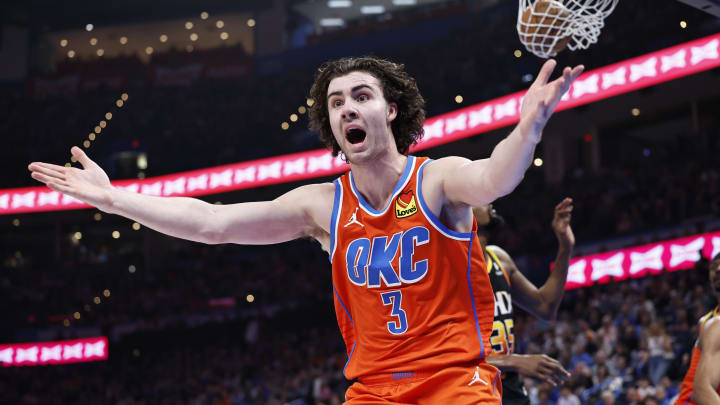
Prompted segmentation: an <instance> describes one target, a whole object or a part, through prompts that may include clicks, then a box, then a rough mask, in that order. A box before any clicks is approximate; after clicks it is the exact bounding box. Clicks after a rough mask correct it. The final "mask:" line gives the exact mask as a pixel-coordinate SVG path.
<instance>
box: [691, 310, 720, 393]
mask: <svg viewBox="0 0 720 405" xmlns="http://www.w3.org/2000/svg"><path fill="white" fill-rule="evenodd" d="M698 349H700V362H699V363H698V367H697V371H696V372H695V382H694V387H695V392H694V394H693V399H694V400H695V402H696V403H698V404H699V405H720V395H718V389H720V367H718V365H719V364H720V319H718V318H714V319H711V320H709V321H708V322H707V323H706V324H705V326H703V329H702V332H700V339H699V341H698Z"/></svg>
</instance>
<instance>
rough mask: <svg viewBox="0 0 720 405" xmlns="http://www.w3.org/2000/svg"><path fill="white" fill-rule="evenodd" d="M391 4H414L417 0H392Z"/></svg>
mask: <svg viewBox="0 0 720 405" xmlns="http://www.w3.org/2000/svg"><path fill="white" fill-rule="evenodd" d="M392 4H393V6H414V5H416V4H417V0H393V2H392Z"/></svg>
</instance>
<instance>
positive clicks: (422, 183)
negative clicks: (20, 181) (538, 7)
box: [29, 58, 583, 404]
mask: <svg viewBox="0 0 720 405" xmlns="http://www.w3.org/2000/svg"><path fill="white" fill-rule="evenodd" d="M555 64H556V62H555V61H554V60H550V61H547V62H546V63H545V64H544V65H543V67H542V68H541V70H540V73H539V74H538V76H537V78H536V80H535V82H534V83H533V84H532V85H531V86H530V89H529V90H528V92H527V93H526V95H525V97H524V99H523V102H522V107H521V110H520V121H519V123H518V125H517V126H516V127H515V129H514V130H513V131H512V132H511V133H510V135H508V136H507V137H506V138H505V139H504V140H502V141H501V142H500V143H499V144H498V145H497V146H496V147H495V148H494V150H493V152H492V154H491V156H490V157H489V158H487V159H480V160H476V161H470V160H467V159H464V158H460V157H447V158H443V159H438V160H435V161H431V160H429V159H427V158H419V157H414V156H408V155H407V154H408V150H409V148H410V146H411V145H412V144H413V143H415V142H416V141H417V139H418V137H420V136H421V135H422V125H423V122H424V119H425V111H424V109H423V105H424V100H423V98H422V96H421V95H420V93H419V91H418V89H417V85H416V83H415V80H414V79H412V78H411V77H410V76H409V75H408V74H407V73H406V72H405V71H404V70H403V66H402V65H398V64H395V63H392V62H389V61H385V60H380V59H375V58H348V59H341V60H338V61H333V62H329V63H327V64H325V65H324V66H323V67H321V68H320V69H319V71H318V73H317V76H316V78H315V83H314V84H313V86H312V88H311V90H310V93H311V97H312V99H313V100H314V101H315V103H314V105H313V107H312V108H311V111H310V113H311V114H310V120H311V128H312V129H317V130H319V135H320V139H321V140H323V141H324V142H325V143H326V144H327V145H328V147H329V148H330V149H331V150H332V152H333V154H334V155H337V154H338V153H339V152H342V154H343V155H344V157H345V158H346V159H347V161H348V162H349V164H350V171H349V172H348V173H346V174H345V175H343V176H341V177H340V178H338V179H337V180H335V181H334V182H332V183H322V184H311V185H305V186H301V187H298V188H296V189H294V190H292V191H290V192H288V193H286V194H284V195H282V196H280V197H279V198H277V199H275V200H273V201H265V202H249V203H240V204H232V205H213V204H208V203H206V202H203V201H201V200H198V199H193V198H186V197H172V198H167V197H156V196H147V195H141V194H136V193H131V192H128V191H124V190H120V189H117V188H115V187H113V186H112V185H111V184H110V182H109V180H108V177H107V175H106V174H105V173H104V172H103V171H102V169H101V168H100V167H99V166H98V165H97V164H95V163H94V162H93V161H92V160H90V158H88V157H87V156H86V155H85V153H84V152H83V151H82V150H81V149H80V148H77V147H74V148H72V150H71V152H72V154H73V156H75V157H76V158H77V159H78V161H79V162H80V163H81V164H82V166H83V169H82V170H81V169H78V168H66V167H62V166H56V165H51V164H47V163H32V164H30V166H29V168H30V170H31V171H32V177H33V178H34V179H37V180H39V181H41V182H43V183H45V184H47V185H48V187H50V188H51V189H53V190H56V191H59V192H61V193H64V194H68V195H70V196H73V197H75V198H77V199H80V200H82V201H85V202H87V203H88V204H90V205H93V206H95V207H98V208H99V209H100V210H102V211H105V212H108V213H113V214H118V215H122V216H125V217H127V218H130V219H133V220H135V221H137V222H139V223H142V224H143V225H145V226H148V227H150V228H152V229H155V230H157V231H159V232H163V233H166V234H168V235H172V236H176V237H180V238H185V239H189V240H193V241H198V242H203V243H238V244H271V243H279V242H285V241H289V240H293V239H296V238H300V237H305V236H311V237H313V238H315V239H316V240H317V241H319V242H320V243H321V245H322V246H323V247H324V249H325V250H327V251H328V252H329V254H330V262H331V264H332V280H333V294H334V300H335V310H336V314H337V319H338V324H339V326H340V331H341V333H342V335H343V338H344V340H345V343H346V346H347V352H348V362H347V364H346V366H345V370H344V373H345V376H346V377H347V378H348V379H355V378H357V379H358V382H357V383H355V384H353V385H352V386H351V387H350V388H349V389H348V391H347V393H346V399H347V401H348V403H349V404H376V403H378V404H379V403H382V404H394V403H417V404H476V403H500V395H501V393H500V391H501V387H500V385H499V384H497V381H498V377H499V372H498V370H497V369H496V368H495V367H493V366H491V365H489V364H487V363H486V362H485V356H486V355H487V354H489V353H490V347H489V340H488V339H489V337H490V332H491V330H492V318H493V296H492V287H491V286H490V281H489V278H488V276H487V272H486V270H485V260H484V258H483V255H482V250H481V248H480V245H479V244H478V242H477V238H475V227H476V226H475V221H474V220H473V215H472V209H471V207H473V206H481V205H485V204H488V203H490V202H492V201H493V200H495V199H496V198H498V197H501V196H503V195H506V194H508V193H510V192H511V191H512V190H513V189H514V188H515V187H516V186H517V185H518V183H519V182H520V181H521V180H522V178H523V175H524V173H525V170H527V168H528V166H529V165H530V162H531V160H532V158H533V152H534V150H535V146H536V145H537V143H538V142H540V139H541V132H542V129H543V127H544V126H545V124H546V123H547V120H548V119H549V118H550V115H551V114H552V112H553V110H554V108H555V106H556V105H557V103H558V102H559V101H560V98H561V96H562V95H563V94H564V93H565V92H566V91H567V90H568V88H569V86H570V83H571V82H572V81H573V80H574V79H575V78H576V77H577V76H578V75H579V74H580V73H581V72H582V70H583V66H577V67H575V68H573V69H571V68H569V67H567V68H565V69H564V71H563V74H562V76H561V77H559V78H557V79H556V80H554V81H549V78H550V75H551V74H552V71H553V69H554V68H555Z"/></svg>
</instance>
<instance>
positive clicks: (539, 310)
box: [473, 198, 575, 404]
mask: <svg viewBox="0 0 720 405" xmlns="http://www.w3.org/2000/svg"><path fill="white" fill-rule="evenodd" d="M572 210H573V205H572V199H570V198H565V199H564V200H562V201H561V202H560V203H559V204H558V205H556V206H555V215H554V217H553V220H552V229H553V231H554V233H555V237H556V238H557V240H558V251H557V255H556V257H555V265H554V267H553V270H552V273H551V274H550V277H549V278H548V279H547V281H546V282H545V284H544V285H543V286H542V287H540V288H539V289H538V288H537V287H535V286H534V285H533V284H532V283H531V282H530V281H529V280H528V279H527V278H525V276H524V275H523V274H522V273H521V272H520V270H518V268H517V266H516V265H515V261H513V259H512V258H511V257H510V255H509V254H508V253H507V252H505V250H503V249H502V248H500V247H499V246H494V245H488V244H487V241H488V236H489V234H490V233H491V232H492V231H493V230H495V229H497V228H498V227H499V226H501V225H503V224H504V222H505V221H504V219H503V218H502V217H501V216H500V215H499V214H498V213H497V211H496V210H495V208H493V206H492V205H486V206H483V207H479V208H473V213H474V214H475V219H476V220H477V223H478V239H479V240H480V244H481V245H482V246H483V247H484V251H485V261H486V263H487V269H488V275H489V276H490V283H491V284H492V287H493V292H494V294H495V319H494V322H493V331H492V335H491V336H490V345H491V346H492V354H491V355H490V356H488V357H487V361H488V363H490V364H492V365H493V366H495V367H498V368H499V369H500V370H502V372H503V373H502V388H503V396H502V401H503V404H529V403H530V399H529V398H528V395H527V392H526V391H525V387H524V386H523V383H522V380H521V379H520V376H519V375H524V376H528V377H534V378H537V379H540V380H542V381H545V382H548V383H549V384H551V385H553V386H557V385H558V384H560V383H561V382H562V381H564V380H566V379H567V378H568V377H569V376H570V373H568V372H567V370H565V369H564V368H563V366H562V365H561V364H560V363H559V362H558V361H557V360H555V359H553V358H551V357H548V356H547V355H544V354H537V355H533V354H526V355H521V354H515V353H513V351H514V346H515V337H514V335H513V329H514V326H515V320H514V318H513V305H514V304H518V305H519V306H520V307H521V308H523V309H524V310H526V311H527V312H529V313H531V314H533V315H535V316H536V317H537V318H539V319H543V320H546V321H552V320H554V319H555V317H556V315H557V310H558V308H559V307H560V301H562V297H563V293H564V291H565V282H566V279H567V272H568V265H569V263H570V256H571V255H572V250H573V247H574V246H575V235H574V234H573V231H572V227H571V226H570V219H571V215H572Z"/></svg>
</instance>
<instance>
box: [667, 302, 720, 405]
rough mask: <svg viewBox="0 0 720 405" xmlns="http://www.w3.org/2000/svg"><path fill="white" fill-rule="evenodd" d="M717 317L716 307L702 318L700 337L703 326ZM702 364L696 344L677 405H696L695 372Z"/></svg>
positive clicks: (719, 311) (718, 313)
mask: <svg viewBox="0 0 720 405" xmlns="http://www.w3.org/2000/svg"><path fill="white" fill-rule="evenodd" d="M715 316H720V307H716V308H715V310H713V311H710V312H708V313H707V314H705V315H704V316H703V317H702V318H700V321H699V323H700V326H699V327H698V335H700V333H701V332H702V328H703V326H705V322H707V321H709V320H710V319H711V318H713V317H715ZM699 362H700V349H698V347H697V342H695V347H694V348H693V353H692V359H691V360H690V368H689V369H688V372H687V374H685V378H684V379H683V382H682V386H681V387H680V395H679V396H678V398H677V399H676V400H675V404H676V405H695V401H694V400H693V391H694V389H695V388H694V383H695V371H696V370H697V366H698V363H699ZM717 391H718V394H720V387H718V390H717Z"/></svg>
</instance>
